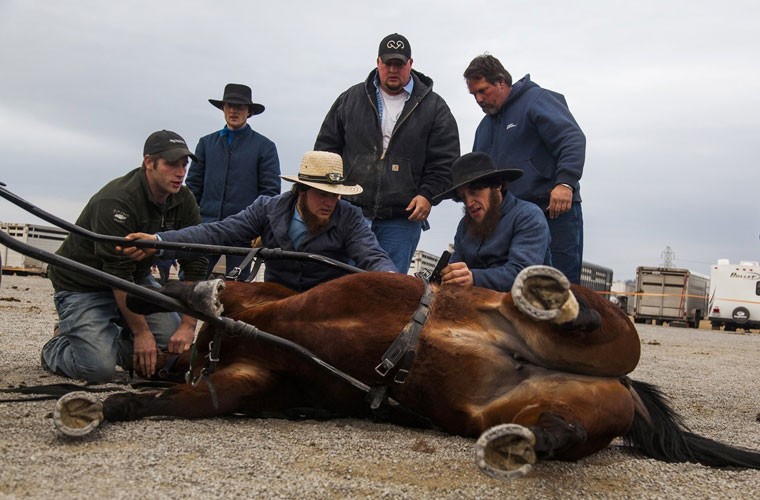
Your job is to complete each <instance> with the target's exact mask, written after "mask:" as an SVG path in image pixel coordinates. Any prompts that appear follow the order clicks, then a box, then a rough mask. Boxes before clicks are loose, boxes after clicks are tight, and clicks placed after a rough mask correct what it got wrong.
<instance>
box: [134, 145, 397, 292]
mask: <svg viewBox="0 0 760 500" xmlns="http://www.w3.org/2000/svg"><path fill="white" fill-rule="evenodd" d="M281 177H282V178H283V179H285V180H286V181H288V182H293V183H294V185H293V188H292V189H291V191H289V192H287V193H283V194H281V195H278V196H274V197H270V196H260V197H259V198H257V199H256V201H254V202H253V203H252V204H251V205H249V206H248V207H247V208H245V209H244V210H242V211H241V212H239V213H237V214H235V215H233V216H230V217H227V218H226V219H224V220H222V221H218V222H210V223H204V224H199V225H197V226H194V227H187V228H184V229H181V230H178V231H166V232H160V233H158V234H155V235H151V234H145V233H134V234H131V235H128V236H127V238H129V239H138V238H141V239H154V240H157V239H160V240H161V241H172V242H181V243H201V244H211V245H222V246H249V245H250V242H251V240H253V239H256V238H257V237H261V243H262V246H263V247H265V248H281V249H283V250H288V251H298V252H307V253H313V254H319V255H324V256H325V257H330V258H332V259H335V260H338V261H341V262H346V263H348V262H349V261H353V263H354V265H356V266H357V267H359V268H361V269H364V270H367V271H388V272H394V271H396V268H395V266H394V265H393V262H392V261H391V260H390V259H389V258H388V254H386V253H385V251H384V250H383V249H382V248H380V246H379V245H378V243H377V239H376V238H375V235H374V234H372V231H371V230H370V228H369V227H368V226H367V223H366V222H365V221H364V217H363V216H362V213H361V210H359V209H358V208H357V207H355V206H353V205H351V204H350V203H348V202H347V201H345V200H342V199H340V198H341V196H344V195H355V194H358V193H361V192H362V188H361V186H358V185H349V184H346V183H345V178H344V177H343V161H342V160H341V157H340V155H337V154H334V153H328V152H324V151H310V152H308V153H306V154H305V155H304V156H303V159H302V160H301V166H300V168H299V171H298V175H283V176H281ZM155 252H156V250H155V249H148V248H143V249H138V248H135V247H129V248H125V249H124V253H125V254H127V255H129V256H130V257H132V258H134V259H136V260H140V259H142V258H144V257H145V256H146V255H151V254H153V253H155ZM165 253H166V254H169V255H168V256H169V257H171V255H170V254H171V253H172V252H165ZM343 274H344V272H343V271H341V270H339V269H335V268H332V267H330V266H326V265H324V264H321V263H319V262H300V261H299V262H297V261H293V260H272V261H269V262H267V266H266V273H265V275H264V280H265V281H272V282H275V283H280V284H281V285H285V286H286V287H288V288H290V289H292V290H295V291H297V292H301V291H304V290H308V289H309V288H312V287H314V286H316V285H318V284H319V283H322V282H324V281H328V280H331V279H333V278H337V277H339V276H342V275H343Z"/></svg>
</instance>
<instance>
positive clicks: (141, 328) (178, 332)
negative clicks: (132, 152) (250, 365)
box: [41, 130, 207, 382]
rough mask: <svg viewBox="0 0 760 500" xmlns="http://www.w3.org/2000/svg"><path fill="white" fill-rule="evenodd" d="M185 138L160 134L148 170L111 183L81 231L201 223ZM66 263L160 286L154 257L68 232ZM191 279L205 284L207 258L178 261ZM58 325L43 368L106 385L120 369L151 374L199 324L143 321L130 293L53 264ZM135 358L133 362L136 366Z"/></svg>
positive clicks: (185, 344)
mask: <svg viewBox="0 0 760 500" xmlns="http://www.w3.org/2000/svg"><path fill="white" fill-rule="evenodd" d="M190 158H194V157H193V154H192V153H191V152H190V151H189V150H188V148H187V145H186V144H185V141H184V139H182V137H180V136H179V135H178V134H176V133H174V132H170V131H168V130H161V131H159V132H155V133H153V134H151V135H150V136H149V137H148V139H147V140H146V141H145V147H144V149H143V162H142V166H140V167H138V168H136V169H134V170H132V171H131V172H129V173H127V174H126V175H125V176H123V177H119V178H118V179H115V180H113V181H111V182H109V183H108V184H106V185H105V186H104V187H103V188H102V189H101V190H100V191H98V192H97V193H96V194H95V195H94V196H93V197H92V198H91V199H90V201H89V202H88V203H87V205H86V206H85V208H84V210H83V211H82V213H81V215H80V216H79V218H78V219H77V225H78V226H81V227H83V228H85V229H89V230H91V231H94V232H96V233H100V234H107V235H113V236H125V235H127V234H129V233H134V232H136V231H150V232H156V231H161V230H167V229H179V228H182V227H185V226H192V225H195V224H198V223H200V220H201V217H200V212H199V210H198V205H197V204H196V202H195V198H194V197H193V194H192V193H191V192H190V191H189V190H188V189H187V188H186V187H184V186H182V182H183V180H184V179H185V174H186V173H187V167H188V164H189V161H190V160H189V159H190ZM57 253H58V254H59V255H62V256H63V257H67V258H69V259H72V260H75V261H77V262H79V263H81V264H85V265H88V266H90V267H93V268H95V269H99V270H101V271H104V272H106V273H108V274H111V275H113V276H116V277H119V278H122V279H125V280H127V281H130V282H134V283H137V284H140V285H146V286H154V287H158V286H159V285H158V283H157V282H156V280H155V279H154V278H153V276H152V275H151V267H152V266H153V265H154V264H155V262H156V260H157V259H155V258H151V259H147V260H145V261H143V262H135V261H133V260H132V259H129V258H128V257H126V256H124V255H122V254H121V253H119V252H117V251H116V250H115V249H114V246H113V244H111V243H97V242H94V241H92V240H90V239H87V238H84V237H81V236H78V235H76V234H70V235H69V236H68V237H67V238H66V240H64V242H63V244H62V245H61V248H60V249H59V250H58V252H57ZM179 265H180V270H181V272H182V273H183V275H184V277H185V278H186V279H187V280H190V281H195V280H200V279H203V278H204V277H205V275H206V265H207V260H206V259H205V258H204V257H195V258H188V259H180V260H179ZM49 276H50V280H51V281H52V282H53V288H54V289H55V295H54V297H53V299H54V301H55V307H56V310H57V311H58V318H59V322H58V326H57V328H56V330H55V331H54V336H53V338H51V339H50V340H49V341H48V342H47V343H46V344H45V346H44V347H43V348H42V355H41V361H42V367H43V368H44V369H45V370H47V371H49V372H51V373H54V374H56V375H62V376H64V377H69V378H74V379H81V380H86V381H88V382H108V381H110V380H112V379H113V377H114V375H115V372H116V366H117V365H118V366H121V367H122V368H125V369H131V368H133V367H134V368H135V369H137V370H138V372H139V373H142V374H146V375H148V376H151V375H153V373H154V370H155V365H156V358H157V354H158V351H159V349H160V350H168V351H169V352H172V353H181V352H182V351H184V350H186V349H188V348H189V347H190V345H191V344H192V341H193V336H194V333H195V325H196V320H195V318H192V317H190V316H184V317H182V318H180V315H179V314H177V313H157V314H149V315H147V316H142V315H139V314H135V313H133V312H131V311H130V310H129V309H128V308H127V306H126V292H123V291H121V290H116V289H112V288H111V287H109V286H108V285H106V284H103V283H100V282H98V281H97V280H93V279H91V278H88V277H87V276H83V275H82V274H80V273H77V272H75V271H69V270H67V269H64V268H61V267H56V266H51V267H50V269H49ZM133 358H134V363H133Z"/></svg>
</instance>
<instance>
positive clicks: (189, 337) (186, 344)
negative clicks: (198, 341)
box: [167, 315, 197, 354]
mask: <svg viewBox="0 0 760 500" xmlns="http://www.w3.org/2000/svg"><path fill="white" fill-rule="evenodd" d="M196 323H197V320H196V319H195V318H193V317H192V316H187V315H185V316H182V322H181V323H180V324H179V326H178V327H177V329H176V330H175V331H174V334H173V335H172V336H171V338H170V339H169V345H168V346H167V348H168V349H169V352H171V353H175V354H181V353H183V352H185V351H187V350H188V349H190V346H191V345H192V344H193V339H194V338H195V325H196Z"/></svg>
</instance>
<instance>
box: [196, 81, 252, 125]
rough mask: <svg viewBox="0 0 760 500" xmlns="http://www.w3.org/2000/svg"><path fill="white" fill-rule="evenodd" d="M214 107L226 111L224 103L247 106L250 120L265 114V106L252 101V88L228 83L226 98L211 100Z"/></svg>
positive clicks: (225, 91) (225, 90) (225, 88)
mask: <svg viewBox="0 0 760 500" xmlns="http://www.w3.org/2000/svg"><path fill="white" fill-rule="evenodd" d="M208 102H210V103H211V104H212V105H213V106H215V107H217V108H219V109H221V110H224V103H225V102H226V103H229V104H245V105H246V106H248V118H250V117H252V116H253V115H259V114H261V113H263V112H264V105H263V104H259V103H257V102H253V101H252V100H251V87H249V86H248V85H241V84H239V83H228V84H227V85H226V86H225V87H224V96H222V99H221V100H219V99H209V100H208Z"/></svg>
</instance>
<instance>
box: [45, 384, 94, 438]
mask: <svg viewBox="0 0 760 500" xmlns="http://www.w3.org/2000/svg"><path fill="white" fill-rule="evenodd" d="M102 421H103V403H101V402H100V401H98V399H97V398H96V397H95V396H93V395H92V394H91V393H89V392H70V393H68V394H66V395H64V396H63V397H61V398H60V399H59V400H58V401H56V403H55V409H54V410H53V424H54V425H55V428H56V429H58V431H59V432H61V433H62V434H65V435H67V436H72V437H81V436H86V435H87V434H89V433H90V432H92V431H93V430H95V429H96V428H97V427H98V426H99V425H100V423H101V422H102Z"/></svg>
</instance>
